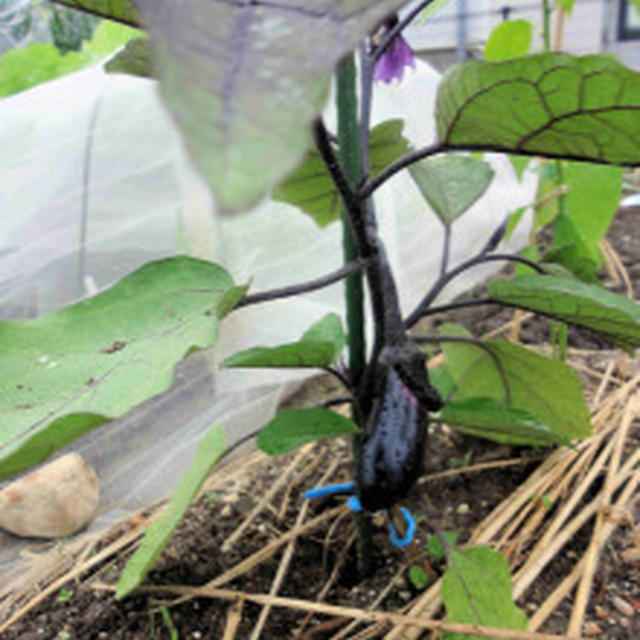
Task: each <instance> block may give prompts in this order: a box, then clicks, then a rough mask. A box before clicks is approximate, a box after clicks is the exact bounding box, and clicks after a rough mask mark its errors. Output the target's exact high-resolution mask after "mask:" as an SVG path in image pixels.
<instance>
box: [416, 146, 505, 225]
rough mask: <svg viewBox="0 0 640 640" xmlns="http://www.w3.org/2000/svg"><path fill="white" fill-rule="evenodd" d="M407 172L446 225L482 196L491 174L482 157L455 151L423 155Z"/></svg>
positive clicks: (489, 181) (491, 170)
mask: <svg viewBox="0 0 640 640" xmlns="http://www.w3.org/2000/svg"><path fill="white" fill-rule="evenodd" d="M409 171H410V173H411V177H412V178H413V179H414V181H415V183H416V184H417V185H418V188H419V189H420V192H421V193H422V195H423V196H424V198H425V200H427V202H428V203H429V204H430V205H431V207H432V208H433V210H434V211H435V213H436V215H437V216H438V218H440V220H441V221H442V224H444V225H450V224H451V223H452V222H453V221H454V220H456V219H457V218H459V217H460V216H461V215H462V214H463V213H464V212H465V211H467V209H469V207H470V206H471V205H472V204H473V203H474V202H476V200H478V198H480V196H482V194H483V193H484V192H485V191H486V190H487V187H488V186H489V184H490V183H491V180H493V174H494V172H493V169H492V168H491V167H490V166H489V165H488V164H487V163H486V162H485V161H484V160H482V159H480V158H473V157H471V156H461V155H457V154H447V155H441V156H433V157H431V158H425V159H424V160H421V161H420V162H416V163H415V164H413V165H411V167H409Z"/></svg>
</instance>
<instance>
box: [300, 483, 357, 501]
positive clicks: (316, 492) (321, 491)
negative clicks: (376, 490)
mask: <svg viewBox="0 0 640 640" xmlns="http://www.w3.org/2000/svg"><path fill="white" fill-rule="evenodd" d="M355 488H356V483H355V482H345V483H344V484H328V485H327V486H326V487H316V488H315V489H308V490H307V491H305V492H304V497H305V498H306V499H307V500H311V499H313V498H324V497H325V496H331V495H336V494H340V493H351V492H352V491H353V490H354V489H355Z"/></svg>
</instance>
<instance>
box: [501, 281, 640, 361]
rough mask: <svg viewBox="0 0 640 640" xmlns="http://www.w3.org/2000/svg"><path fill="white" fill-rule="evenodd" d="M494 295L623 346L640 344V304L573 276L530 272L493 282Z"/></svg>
mask: <svg viewBox="0 0 640 640" xmlns="http://www.w3.org/2000/svg"><path fill="white" fill-rule="evenodd" d="M489 293H490V295H491V297H492V298H495V299H496V300H498V301H500V302H504V303H507V304H511V305H515V306H518V307H521V308H523V309H529V310H530V311H535V312H537V313H542V314H544V315H546V316H549V317H551V318H555V319H557V320H561V321H562V322H566V323H568V324H575V325H578V326H581V327H586V328H588V329H592V330H593V331H598V332H600V333H602V334H604V335H605V336H607V337H608V338H609V339H610V340H611V341H612V342H614V343H615V344H617V345H619V346H621V347H622V348H624V349H633V348H635V347H638V346H640V305H639V304H638V303H637V302H634V301H633V300H629V299H628V298H625V297H624V296H621V295H618V294H617V293H612V292H611V291H607V290H606V289H602V288H601V287H599V286H594V285H588V284H585V283H583V282H579V281H578V280H574V279H573V278H562V277H558V276H541V275H527V276H520V277H518V278H514V279H513V280H512V281H511V282H506V281H502V282H498V281H495V282H492V283H491V284H490V285H489Z"/></svg>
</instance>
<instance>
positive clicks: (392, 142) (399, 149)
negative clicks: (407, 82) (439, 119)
mask: <svg viewBox="0 0 640 640" xmlns="http://www.w3.org/2000/svg"><path fill="white" fill-rule="evenodd" d="M403 126H404V123H403V121H402V120H387V121H386V122H382V123H380V124H379V125H377V126H375V127H374V128H373V129H372V130H371V133H370V136H369V162H370V166H371V171H372V172H373V173H378V172H379V171H381V170H382V169H384V168H385V167H386V166H387V165H389V164H391V163H392V162H393V161H394V160H397V159H398V158H400V157H401V156H403V155H405V154H406V153H408V152H409V150H410V147H409V143H408V142H407V140H406V138H403V137H402V128H403ZM272 197H273V199H274V200H279V201H280V202H287V203H288V204H292V205H293V206H295V207H299V208H300V209H302V211H304V212H305V213H306V214H308V215H310V216H311V217H312V218H313V220H314V221H315V223H316V224H317V225H318V226H319V227H326V226H327V225H328V224H329V223H331V222H333V221H334V220H337V219H338V218H339V216H340V209H341V206H342V202H341V200H340V196H339V194H338V190H337V189H336V186H335V184H334V182H333V180H332V179H331V176H330V175H329V172H328V171H327V168H326V166H325V164H324V161H323V160H322V158H321V156H320V154H319V153H318V151H317V149H315V147H312V148H310V149H309V150H308V151H307V155H306V156H305V158H304V160H303V162H302V164H301V165H300V166H299V167H298V168H297V169H296V170H295V171H293V173H291V174H290V175H289V176H288V177H287V179H286V180H285V181H284V182H283V183H282V184H280V185H279V186H278V187H277V188H276V189H275V190H274V191H273V194H272Z"/></svg>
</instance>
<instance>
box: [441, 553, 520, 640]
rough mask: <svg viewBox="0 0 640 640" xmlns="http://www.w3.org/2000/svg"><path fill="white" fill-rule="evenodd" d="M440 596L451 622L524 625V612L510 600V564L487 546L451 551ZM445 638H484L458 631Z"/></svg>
mask: <svg viewBox="0 0 640 640" xmlns="http://www.w3.org/2000/svg"><path fill="white" fill-rule="evenodd" d="M488 586H489V588H487V587H488ZM442 600H443V602H444V606H445V608H446V611H447V619H448V620H450V621H451V622H462V623H466V624H478V625H482V626H487V627H499V628H502V629H526V627H527V616H526V615H525V614H524V612H523V611H522V610H521V609H519V608H518V607H517V606H516V605H515V604H514V603H513V595H512V589H511V575H510V573H509V564H508V563H507V561H506V559H505V558H504V557H503V556H502V555H500V553H498V552H497V551H494V550H493V549H491V548H490V547H473V548H471V549H455V550H453V551H452V552H451V554H450V555H449V558H448V563H447V570H446V572H445V574H444V576H443V578H442ZM446 638H447V640H486V638H484V639H483V638H481V637H480V636H475V635H466V634H465V635H463V634H460V633H447V634H446Z"/></svg>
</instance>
